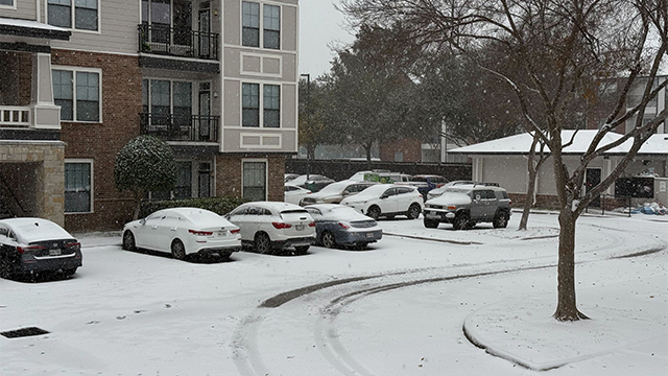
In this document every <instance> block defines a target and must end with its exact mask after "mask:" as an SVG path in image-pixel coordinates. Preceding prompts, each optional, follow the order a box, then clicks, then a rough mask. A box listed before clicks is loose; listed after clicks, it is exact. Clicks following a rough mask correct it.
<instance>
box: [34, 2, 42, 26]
mask: <svg viewBox="0 0 668 376" xmlns="http://www.w3.org/2000/svg"><path fill="white" fill-rule="evenodd" d="M41 18H42V12H41V9H40V8H39V0H35V21H37V22H41V21H40V19H41Z"/></svg>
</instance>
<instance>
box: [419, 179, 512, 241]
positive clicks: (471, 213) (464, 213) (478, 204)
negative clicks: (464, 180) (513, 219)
mask: <svg viewBox="0 0 668 376" xmlns="http://www.w3.org/2000/svg"><path fill="white" fill-rule="evenodd" d="M511 204H512V202H511V201H510V198H508V193H507V192H506V190H505V189H503V188H499V187H495V186H487V185H472V184H471V185H454V186H451V187H449V188H447V189H446V190H445V191H444V192H443V194H442V195H440V196H439V197H436V198H433V199H431V200H427V202H425V205H424V212H423V216H424V226H425V227H427V228H436V227H438V224H439V223H441V222H445V223H452V227H453V228H454V229H455V230H465V229H467V228H472V227H474V226H475V225H476V223H479V222H492V224H493V226H494V228H505V227H506V226H508V220H509V219H510V215H511V210H510V205H511Z"/></svg>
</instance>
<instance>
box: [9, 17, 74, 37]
mask: <svg viewBox="0 0 668 376" xmlns="http://www.w3.org/2000/svg"><path fill="white" fill-rule="evenodd" d="M0 34H5V35H16V36H24V37H33V38H46V39H60V40H69V39H70V35H71V34H72V33H71V32H70V31H69V30H67V29H63V28H62V27H57V26H52V25H49V24H45V23H41V22H37V21H32V20H22V19H16V18H4V17H0Z"/></svg>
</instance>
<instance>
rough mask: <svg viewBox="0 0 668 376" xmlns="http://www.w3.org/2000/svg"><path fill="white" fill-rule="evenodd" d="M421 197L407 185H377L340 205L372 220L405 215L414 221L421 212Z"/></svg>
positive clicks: (346, 199) (414, 189)
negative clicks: (353, 209)
mask: <svg viewBox="0 0 668 376" xmlns="http://www.w3.org/2000/svg"><path fill="white" fill-rule="evenodd" d="M422 201H423V200H422V195H421V194H420V192H418V190H417V188H415V187H412V186H408V185H398V184H378V185H374V186H371V187H369V188H367V189H365V190H364V191H362V192H360V193H358V194H356V195H354V196H352V197H348V198H345V199H343V201H341V204H342V205H347V206H351V207H353V208H355V209H356V210H357V211H359V212H361V213H362V214H365V215H368V216H369V217H371V218H373V219H378V218H379V217H388V218H392V217H394V216H395V215H405V216H407V217H408V218H410V219H415V218H417V217H419V216H420V213H421V212H422Z"/></svg>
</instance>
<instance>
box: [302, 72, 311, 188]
mask: <svg viewBox="0 0 668 376" xmlns="http://www.w3.org/2000/svg"><path fill="white" fill-rule="evenodd" d="M300 76H301V77H306V126H307V127H309V128H310V126H311V74H310V73H302V74H300ZM308 153H309V152H308V148H306V181H307V182H308V180H309V178H310V175H311V158H309V155H308Z"/></svg>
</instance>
